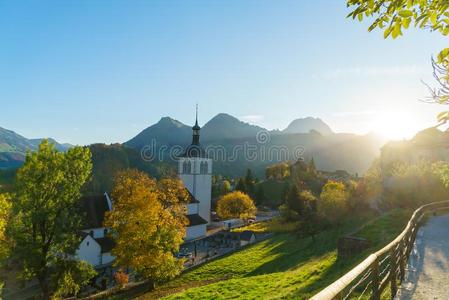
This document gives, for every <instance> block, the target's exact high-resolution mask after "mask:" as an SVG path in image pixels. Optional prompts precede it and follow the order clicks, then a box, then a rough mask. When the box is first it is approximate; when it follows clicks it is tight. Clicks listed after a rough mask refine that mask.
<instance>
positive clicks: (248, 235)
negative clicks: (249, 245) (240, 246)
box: [240, 230, 254, 242]
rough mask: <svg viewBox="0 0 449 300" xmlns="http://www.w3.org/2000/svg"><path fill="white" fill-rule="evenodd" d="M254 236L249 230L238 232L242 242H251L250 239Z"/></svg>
mask: <svg viewBox="0 0 449 300" xmlns="http://www.w3.org/2000/svg"><path fill="white" fill-rule="evenodd" d="M253 235H254V232H253V231H251V230H245V231H242V232H240V240H243V241H248V242H249V241H251V237H252V236H253Z"/></svg>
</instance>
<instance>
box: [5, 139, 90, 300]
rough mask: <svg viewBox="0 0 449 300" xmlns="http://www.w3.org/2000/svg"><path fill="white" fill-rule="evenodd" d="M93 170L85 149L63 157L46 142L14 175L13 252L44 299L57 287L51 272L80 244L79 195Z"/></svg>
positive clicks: (26, 276) (27, 157)
mask: <svg viewBox="0 0 449 300" xmlns="http://www.w3.org/2000/svg"><path fill="white" fill-rule="evenodd" d="M91 169H92V164H91V161H90V151H89V149H87V148H83V147H73V148H71V149H69V150H68V151H67V152H66V153H64V152H59V151H57V150H55V147H54V145H52V144H50V143H49V142H48V141H47V140H44V141H42V143H41V144H40V145H39V148H38V151H36V152H28V153H27V155H26V159H25V163H24V165H23V166H22V167H21V168H20V169H19V171H18V174H17V197H16V198H17V199H14V201H13V209H12V211H13V217H12V220H13V222H11V223H12V224H11V237H12V238H13V239H14V248H13V250H12V252H11V253H12V254H13V255H14V256H15V258H16V259H17V261H19V262H20V263H21V265H22V267H23V277H24V278H25V279H34V278H36V279H37V281H38V282H39V285H40V287H41V290H42V294H43V298H44V299H49V298H50V295H51V293H52V290H51V287H57V286H58V282H55V281H52V280H51V279H55V278H52V277H51V276H50V275H51V273H50V270H51V269H52V270H53V269H60V270H64V266H65V265H66V259H67V258H68V255H73V254H74V253H75V250H76V249H77V247H78V245H79V241H80V237H79V235H78V231H79V230H80V228H81V225H82V224H81V216H80V214H79V213H78V211H79V210H78V207H79V206H78V204H79V198H80V190H81V187H82V186H83V185H84V183H85V182H86V180H87V179H88V178H89V175H90V172H91ZM78 267H80V265H78V264H76V263H75V264H72V265H71V268H73V269H76V268H78ZM50 282H51V284H50Z"/></svg>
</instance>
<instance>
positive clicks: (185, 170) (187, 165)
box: [182, 161, 192, 174]
mask: <svg viewBox="0 0 449 300" xmlns="http://www.w3.org/2000/svg"><path fill="white" fill-rule="evenodd" d="M191 172H192V164H191V163H190V161H184V163H183V165H182V173H183V174H190V173H191Z"/></svg>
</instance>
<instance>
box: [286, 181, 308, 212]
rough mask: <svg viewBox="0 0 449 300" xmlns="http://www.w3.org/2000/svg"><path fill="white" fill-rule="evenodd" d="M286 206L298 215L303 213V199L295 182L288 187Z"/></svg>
mask: <svg viewBox="0 0 449 300" xmlns="http://www.w3.org/2000/svg"><path fill="white" fill-rule="evenodd" d="M286 204H287V207H288V208H289V209H291V210H293V211H294V212H296V213H297V214H298V215H302V214H303V213H304V208H305V204H304V199H303V198H302V197H301V195H300V191H299V188H298V186H297V185H296V184H294V185H292V186H290V189H289V190H288V192H287V197H286Z"/></svg>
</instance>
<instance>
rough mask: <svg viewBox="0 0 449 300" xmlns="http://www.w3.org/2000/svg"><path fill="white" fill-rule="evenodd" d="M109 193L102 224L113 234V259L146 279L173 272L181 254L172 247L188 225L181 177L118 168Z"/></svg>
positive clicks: (163, 277)
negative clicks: (156, 176)
mask: <svg viewBox="0 0 449 300" xmlns="http://www.w3.org/2000/svg"><path fill="white" fill-rule="evenodd" d="M112 198H113V199H114V209H113V210H112V211H110V212H107V213H106V217H105V226H107V227H109V228H110V229H111V236H113V237H114V239H115V247H114V248H113V250H112V254H113V255H114V256H115V257H116V259H115V261H114V264H115V265H116V266H119V267H123V268H131V269H133V270H135V271H136V272H138V273H139V274H140V275H141V276H143V277H144V278H146V279H148V280H149V281H150V284H152V285H154V283H157V282H160V281H163V280H166V279H169V278H172V277H174V276H176V275H178V274H179V272H180V271H181V270H182V266H183V260H179V259H177V258H176V257H175V256H174V255H173V253H176V252H178V251H179V246H180V245H181V244H182V243H183V239H184V236H185V233H186V229H185V227H186V226H187V225H188V220H187V218H186V217H185V214H186V213H187V211H186V205H187V202H188V193H187V191H186V189H185V188H184V186H183V184H182V182H181V181H180V180H174V179H168V178H167V179H162V180H159V181H156V180H154V179H151V178H149V177H148V175H146V174H145V173H143V172H140V171H137V170H127V171H121V172H119V173H117V175H116V177H115V181H114V189H113V191H112Z"/></svg>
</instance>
